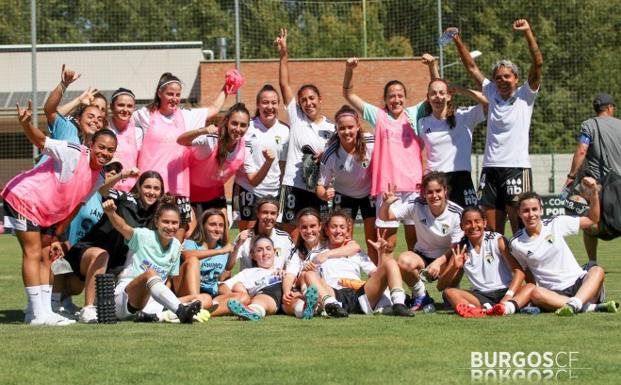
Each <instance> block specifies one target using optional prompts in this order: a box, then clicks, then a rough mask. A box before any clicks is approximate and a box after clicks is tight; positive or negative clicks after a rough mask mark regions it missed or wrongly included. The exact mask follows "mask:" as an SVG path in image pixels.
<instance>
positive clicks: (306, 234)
mask: <svg viewBox="0 0 621 385" xmlns="http://www.w3.org/2000/svg"><path fill="white" fill-rule="evenodd" d="M296 222H297V231H298V234H299V235H300V236H299V238H298V242H297V244H296V251H295V252H294V253H293V254H292V255H291V257H290V258H289V260H288V261H287V267H286V269H285V276H284V277H283V282H282V291H283V297H282V306H283V310H284V311H285V313H287V314H295V316H296V317H298V318H303V319H310V318H312V317H313V315H314V311H315V309H314V308H315V305H316V304H317V300H318V295H319V294H318V292H317V287H316V286H310V287H308V288H307V287H306V285H305V284H303V283H302V280H301V279H299V277H300V274H302V273H303V271H304V270H303V269H304V268H305V266H306V262H308V261H310V260H311V259H312V258H316V259H318V260H325V259H327V258H341V257H343V256H346V257H349V256H355V255H356V254H358V252H360V245H358V243H357V242H356V241H354V240H353V239H349V240H347V242H345V243H343V245H342V246H341V247H338V248H334V249H330V248H329V247H328V245H327V244H326V243H325V242H324V241H323V240H322V239H321V219H320V214H319V211H317V210H315V209H314V208H312V207H307V208H305V209H302V210H301V211H300V212H299V213H298V216H297V218H296Z"/></svg>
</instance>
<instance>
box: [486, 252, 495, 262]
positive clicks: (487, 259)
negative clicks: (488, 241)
mask: <svg viewBox="0 0 621 385" xmlns="http://www.w3.org/2000/svg"><path fill="white" fill-rule="evenodd" d="M493 261H494V256H493V255H492V254H486V255H485V262H487V263H492V262H493Z"/></svg>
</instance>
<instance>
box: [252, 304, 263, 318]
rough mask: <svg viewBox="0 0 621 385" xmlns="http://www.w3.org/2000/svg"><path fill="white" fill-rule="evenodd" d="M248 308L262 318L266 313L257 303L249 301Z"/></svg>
mask: <svg viewBox="0 0 621 385" xmlns="http://www.w3.org/2000/svg"><path fill="white" fill-rule="evenodd" d="M248 308H249V309H251V310H252V311H254V312H255V313H257V314H258V315H260V316H261V318H264V317H265V314H266V313H267V311H266V310H265V308H264V307H263V306H261V305H259V304H258V303H251V304H250V305H248Z"/></svg>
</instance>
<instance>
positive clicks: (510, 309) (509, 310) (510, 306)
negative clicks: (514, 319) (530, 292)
mask: <svg viewBox="0 0 621 385" xmlns="http://www.w3.org/2000/svg"><path fill="white" fill-rule="evenodd" d="M515 310H516V309H515V304H514V303H513V302H511V301H507V302H505V314H513V313H515Z"/></svg>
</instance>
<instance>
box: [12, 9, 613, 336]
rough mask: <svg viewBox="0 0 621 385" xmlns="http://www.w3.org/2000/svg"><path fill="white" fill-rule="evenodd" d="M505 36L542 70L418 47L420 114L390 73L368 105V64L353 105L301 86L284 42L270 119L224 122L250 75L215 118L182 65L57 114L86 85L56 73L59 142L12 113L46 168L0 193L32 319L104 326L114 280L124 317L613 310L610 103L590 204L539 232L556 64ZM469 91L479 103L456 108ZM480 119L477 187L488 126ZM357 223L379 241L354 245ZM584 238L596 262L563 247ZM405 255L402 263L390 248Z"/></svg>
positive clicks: (86, 95)
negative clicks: (606, 215)
mask: <svg viewBox="0 0 621 385" xmlns="http://www.w3.org/2000/svg"><path fill="white" fill-rule="evenodd" d="M507 28H512V29H513V31H514V33H515V34H518V35H520V36H522V37H523V40H525V43H526V45H527V47H528V50H529V52H530V57H531V62H530V63H528V64H529V68H528V71H527V72H524V73H523V72H521V71H520V69H519V68H518V66H517V65H516V64H514V63H513V62H512V61H510V60H506V59H504V60H499V61H497V62H496V63H495V64H494V66H493V67H492V68H491V70H490V71H489V72H487V71H482V70H480V69H479V68H478V66H477V64H476V63H475V61H474V59H473V58H472V56H471V55H470V52H469V50H468V48H467V47H466V45H465V44H464V42H463V41H462V39H461V37H460V33H459V32H460V31H459V30H458V29H457V28H448V29H447V30H446V32H445V34H444V35H443V38H444V39H446V42H448V43H449V44H454V45H455V47H456V49H457V51H458V53H459V56H460V59H461V62H462V64H463V66H464V67H465V70H466V71H467V72H468V74H469V75H470V77H471V79H472V80H473V82H471V83H470V84H462V85H457V84H454V83H451V82H450V79H443V78H441V77H440V75H439V72H438V63H437V61H436V58H435V57H434V56H432V55H430V54H425V55H423V56H422V62H423V63H424V64H425V65H426V66H427V68H428V71H429V77H430V82H429V83H428V85H427V89H426V95H427V96H426V98H425V99H424V100H413V101H412V100H409V99H408V91H407V87H406V85H404V84H403V83H402V82H401V81H399V80H391V81H389V82H387V83H386V84H385V86H384V89H383V90H381V89H378V90H377V94H378V96H380V95H381V96H382V99H383V104H381V105H374V104H371V103H369V102H368V101H365V100H363V99H362V98H361V97H360V96H359V95H358V94H357V93H356V85H357V84H360V83H362V82H364V79H358V78H357V77H356V76H355V72H356V68H358V66H363V65H364V63H363V62H359V61H358V59H357V58H350V59H347V60H346V61H345V62H344V63H343V68H344V74H343V87H342V91H343V99H341V100H333V99H332V100H327V99H326V98H324V97H323V96H322V93H321V90H320V89H319V88H318V87H317V86H315V85H314V84H311V83H309V84H303V85H301V86H299V87H298V88H297V89H295V88H294V87H293V86H292V79H291V78H293V77H295V74H294V73H291V74H290V71H289V65H288V59H289V56H288V50H287V43H288V41H287V30H286V29H284V28H283V29H282V30H281V32H280V34H279V36H277V37H276V38H275V49H276V50H277V51H278V54H279V57H280V62H279V73H278V78H279V84H278V85H277V86H276V85H271V84H265V85H264V86H263V87H262V88H261V89H259V90H245V92H251V93H253V94H254V93H255V92H256V105H254V106H246V105H244V104H243V103H236V104H233V105H232V106H231V107H230V108H228V110H227V111H226V112H225V114H224V116H223V117H219V113H220V111H221V109H222V108H223V106H224V105H225V102H226V99H227V97H230V96H231V95H235V94H236V93H237V91H238V90H239V89H240V87H243V84H244V78H243V74H242V73H240V72H238V71H237V70H230V71H229V72H227V74H226V78H225V80H224V84H223V86H222V88H221V90H220V91H219V93H218V94H217V95H216V96H215V98H213V99H212V100H211V104H209V105H208V106H205V107H196V108H189V107H185V106H183V105H182V104H181V93H182V89H183V87H184V84H183V81H182V79H179V78H178V77H176V76H175V75H174V74H173V73H174V68H172V69H171V71H172V73H171V72H166V73H164V74H162V75H161V77H160V79H159V81H158V82H157V84H156V85H155V92H154V97H153V100H152V102H151V103H150V104H148V105H146V106H144V107H140V108H138V106H137V104H136V98H135V96H134V93H133V92H132V91H131V90H130V89H127V88H123V87H122V86H123V85H122V84H120V85H119V86H120V87H121V88H118V89H117V90H116V91H115V92H114V93H113V94H112V96H111V98H110V100H107V99H106V98H105V97H104V96H103V95H102V94H101V93H100V92H98V90H97V89H94V88H89V89H87V90H86V91H84V92H83V93H82V95H80V96H79V97H77V98H75V99H74V100H70V101H68V102H66V103H64V104H61V100H62V99H63V94H64V93H65V92H66V91H67V89H68V88H70V87H71V85H72V83H73V82H75V81H76V80H77V79H78V78H79V77H80V76H81V74H80V72H79V71H77V70H75V69H72V68H69V67H68V66H63V67H62V69H61V74H60V82H59V84H58V85H57V86H56V87H55V88H54V89H53V90H52V91H51V93H50V94H49V96H48V98H47V100H46V101H45V104H44V106H43V111H44V113H45V117H46V119H47V128H48V131H49V135H46V133H45V132H44V131H42V130H40V129H38V128H36V127H35V125H34V124H33V111H32V109H33V106H32V105H31V103H30V104H29V105H28V106H17V115H18V116H17V117H18V120H19V124H20V125H21V127H22V128H23V131H24V133H25V135H26V137H27V138H28V140H29V141H30V142H31V143H32V144H33V145H34V146H35V147H37V148H38V149H39V151H40V153H41V156H40V158H38V159H37V163H36V165H35V167H34V168H32V169H30V170H28V171H26V172H23V173H21V174H19V175H17V176H15V177H14V178H12V179H11V180H10V181H8V182H7V183H6V185H5V187H4V189H3V190H2V193H1V196H2V200H3V203H4V229H5V232H7V233H13V234H14V235H15V236H16V238H17V240H18V242H19V245H20V246H21V249H22V253H23V254H22V255H23V260H22V278H23V284H24V290H25V294H26V298H27V306H26V308H25V310H24V313H25V316H24V323H26V324H30V325H50V326H62V325H71V324H74V323H76V322H79V323H98V322H103V321H102V319H103V316H102V314H98V311H97V310H98V306H97V305H98V297H99V294H98V293H99V289H98V287H97V286H98V284H99V283H101V282H103V280H102V279H101V277H103V275H105V277H113V278H111V279H112V280H113V282H114V288H113V295H112V297H113V308H114V311H113V313H114V318H115V319H118V320H134V321H136V322H171V323H192V322H206V321H207V320H209V319H210V318H211V317H214V316H231V315H233V316H237V317H239V318H240V319H245V320H262V319H264V318H265V317H266V316H268V315H275V314H284V315H289V316H292V317H297V318H300V319H311V318H313V317H315V316H325V317H332V318H343V317H348V316H349V315H350V314H378V313H379V314H384V315H387V316H400V317H414V316H415V314H416V313H417V312H419V311H425V312H433V311H435V309H445V310H452V311H446V313H449V314H453V312H454V313H456V314H457V315H458V316H461V317H466V318H471V317H477V318H478V317H489V316H505V315H510V314H516V313H517V314H520V313H521V314H531V315H532V314H538V313H540V312H555V313H556V314H557V315H559V316H574V315H576V314H578V313H583V312H613V313H616V312H617V311H618V307H619V305H618V304H617V303H616V302H615V301H613V300H611V299H606V298H605V291H604V277H605V272H604V270H603V269H602V268H601V267H600V266H598V265H597V263H596V248H597V233H598V231H600V227H601V225H600V223H601V218H602V216H603V213H602V211H603V210H600V207H602V205H601V202H600V200H601V193H600V191H601V187H602V186H601V184H602V180H603V177H604V173H606V172H607V171H608V169H609V168H607V167H595V166H593V164H595V163H597V159H595V160H594V158H598V157H599V158H601V157H602V156H603V151H602V149H601V147H602V142H603V141H605V139H604V138H606V137H607V135H610V132H612V131H614V129H615V128H618V127H619V125H618V124H617V120H616V119H615V118H614V117H613V115H614V111H615V102H614V99H613V98H612V96H610V95H608V94H599V95H597V96H596V97H595V99H594V101H593V108H594V112H595V114H596V117H595V118H593V119H590V120H589V121H588V122H585V123H584V124H583V126H582V129H581V132H580V140H579V144H578V149H577V150H576V154H575V155H574V159H573V162H572V166H571V169H570V170H568V175H567V180H566V182H565V186H566V189H567V190H568V191H572V193H573V194H574V196H575V197H576V199H578V200H579V201H580V202H583V203H584V205H585V206H586V205H588V210H586V211H585V212H584V213H583V214H582V215H581V216H578V215H575V216H569V215H560V216H555V217H552V218H548V219H544V218H542V216H543V207H542V199H541V197H540V195H538V194H537V192H535V191H533V187H532V186H533V183H532V171H531V163H530V159H529V132H530V126H531V118H532V114H533V110H534V109H535V108H536V100H537V95H538V93H539V90H540V86H541V83H542V81H544V80H543V74H542V68H543V60H544V59H543V54H542V52H541V51H540V50H539V46H538V44H537V40H536V38H535V35H534V33H533V30H532V29H531V25H530V24H529V22H528V21H527V20H525V19H518V20H515V21H514V22H513V24H512V25H509V26H507ZM306 65H308V66H312V65H315V64H313V63H312V62H308V63H307V64H306ZM84 72H87V70H85V71H84ZM290 75H291V76H290ZM293 80H294V79H293ZM456 95H461V96H463V97H465V98H462V99H460V100H469V101H470V103H468V104H467V105H464V106H458V105H455V100H456V99H454V97H455V96H456ZM328 103H329V105H331V106H334V107H338V106H341V107H340V108H338V111H337V112H336V114H335V115H334V116H325V115H323V114H322V106H325V105H326V104H328ZM281 107H284V111H285V112H286V116H284V117H283V116H279V115H278V110H279V108H281ZM363 121H366V123H367V124H368V127H370V129H367V128H363V127H362V123H363ZM210 122H216V124H210ZM484 122H485V124H486V127H487V131H486V138H485V147H484V156H483V163H482V171H481V175H476V176H475V175H473V173H472V166H471V155H472V142H473V131H474V129H475V127H477V126H478V125H479V124H481V123H484ZM598 146H599V147H598ZM603 146H604V147H605V146H606V144H603ZM473 177H474V178H475V179H477V180H478V181H479V182H478V185H475V184H474V183H473ZM230 180H233V188H232V195H230V196H228V195H227V194H226V193H225V185H227V184H228V182H229V181H230ZM226 191H228V189H227V190H226ZM228 202H232V207H228V208H227V205H228ZM360 219H361V225H360V226H358V225H356V222H357V221H359V220H360ZM507 220H508V221H509V224H510V230H509V229H507V231H505V223H506V222H507ZM233 225H235V227H238V228H239V233H238V234H237V236H235V237H234V236H233V235H232V233H231V230H230V229H231V227H232V226H233ZM355 228H359V229H360V230H357V231H363V232H364V236H363V237H362V238H361V239H364V240H365V241H363V242H360V243H359V242H357V241H356V240H354V229H355ZM399 229H402V230H401V231H399ZM581 230H582V232H583V234H584V239H585V245H586V246H587V253H588V255H589V259H590V261H589V263H587V264H586V265H584V266H581V265H580V264H579V263H578V262H577V260H576V257H575V256H574V253H573V252H572V250H571V249H570V247H569V246H568V244H567V243H566V241H565V239H564V238H565V237H568V236H571V235H576V234H579V233H580V231H581ZM399 232H401V233H402V235H401V236H399V237H398V233H399ZM505 233H506V234H507V236H506V237H505ZM509 235H511V237H509ZM398 242H404V243H405V244H406V245H407V246H404V247H403V248H402V249H407V251H404V252H401V253H399V252H397V251H396V250H397V243H398ZM589 245H590V248H589ZM464 276H465V277H466V278H467V281H468V283H466V282H465V281H464V282H462V279H463V277H464ZM430 285H434V286H436V287H437V290H438V291H440V292H441V297H442V298H435V299H434V298H432V296H431V295H430V294H429V292H428V290H427V289H428V288H429V287H430ZM462 286H466V287H470V288H469V289H466V288H463V287H462ZM82 294H83V298H84V302H83V303H80V304H79V305H80V306H79V307H78V306H77V305H76V304H74V301H73V297H75V296H78V295H82ZM76 302H77V301H76ZM447 316H455V315H447Z"/></svg>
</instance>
